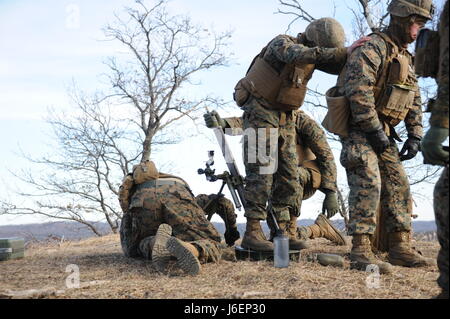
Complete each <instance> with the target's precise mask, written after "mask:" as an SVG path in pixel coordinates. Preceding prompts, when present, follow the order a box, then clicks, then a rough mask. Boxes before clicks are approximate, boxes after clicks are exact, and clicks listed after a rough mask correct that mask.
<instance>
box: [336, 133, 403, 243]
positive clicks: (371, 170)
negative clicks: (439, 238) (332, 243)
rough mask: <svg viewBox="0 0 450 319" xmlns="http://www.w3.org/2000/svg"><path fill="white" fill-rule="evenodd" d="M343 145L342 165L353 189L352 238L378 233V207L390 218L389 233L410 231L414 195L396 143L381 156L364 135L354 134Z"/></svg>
mask: <svg viewBox="0 0 450 319" xmlns="http://www.w3.org/2000/svg"><path fill="white" fill-rule="evenodd" d="M341 143H342V151H341V157H340V162H341V164H342V166H343V167H344V168H345V170H346V172H347V181H348V185H349V187H350V194H349V200H348V205H349V216H350V219H349V235H356V234H357V235H362V234H367V235H373V234H374V233H375V227H376V226H377V225H376V220H377V216H376V212H377V206H378V203H380V205H381V211H382V214H385V216H387V218H386V225H385V226H386V231H387V232H400V231H410V230H411V211H410V209H409V206H408V203H409V200H410V196H411V194H410V189H409V182H408V177H407V175H406V172H405V169H404V167H403V165H402V163H401V162H400V158H399V154H398V153H399V152H398V147H397V144H396V143H395V141H394V140H392V139H391V144H390V146H389V148H388V149H387V150H386V151H385V152H383V153H382V154H381V155H378V156H377V154H376V153H375V152H374V151H373V149H372V146H371V145H370V144H369V142H368V141H367V138H366V136H365V134H364V133H363V132H361V131H356V130H353V131H350V132H349V136H348V137H346V138H341Z"/></svg>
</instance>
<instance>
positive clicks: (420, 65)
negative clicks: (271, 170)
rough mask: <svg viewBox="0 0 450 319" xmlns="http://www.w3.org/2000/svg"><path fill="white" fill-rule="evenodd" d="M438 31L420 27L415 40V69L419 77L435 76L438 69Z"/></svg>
mask: <svg viewBox="0 0 450 319" xmlns="http://www.w3.org/2000/svg"><path fill="white" fill-rule="evenodd" d="M439 42H440V38H439V32H438V31H432V30H430V29H422V30H420V32H419V36H418V37H417V40H416V57H415V62H414V65H415V69H416V74H417V75H418V76H421V77H424V78H426V77H432V78H437V76H438V71H439V52H440V47H439Z"/></svg>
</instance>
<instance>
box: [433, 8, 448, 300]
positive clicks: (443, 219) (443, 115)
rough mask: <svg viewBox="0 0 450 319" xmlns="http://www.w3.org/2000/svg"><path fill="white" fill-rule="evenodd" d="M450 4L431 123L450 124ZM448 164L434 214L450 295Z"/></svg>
mask: <svg viewBox="0 0 450 319" xmlns="http://www.w3.org/2000/svg"><path fill="white" fill-rule="evenodd" d="M448 10H449V4H448V1H447V2H446V3H445V7H444V10H443V11H442V14H441V18H440V24H439V37H440V51H441V52H440V56H439V75H438V76H439V78H438V79H437V81H438V84H439V87H438V98H437V100H436V103H435V105H434V107H433V110H432V115H431V118H430V124H431V125H432V126H437V127H442V128H447V129H448V128H449V126H448V116H449V111H448V109H449V104H448V103H449V101H448V95H449V91H448V72H449V64H448V36H449V34H448V29H449V21H448V20H449V11H448ZM448 172H449V169H448V164H447V167H446V168H445V169H444V171H443V172H442V175H441V177H440V179H439V181H438V182H437V184H436V186H435V188H434V194H433V195H434V200H433V203H434V214H435V219H436V224H437V235H438V240H439V244H440V245H441V249H440V250H439V255H438V260H437V264H438V267H439V271H440V276H439V278H438V284H439V286H440V287H441V288H442V290H443V292H444V294H445V293H446V295H447V298H448V288H449V283H448V254H449V246H448V232H449V224H448V222H449V208H448V203H449V186H448Z"/></svg>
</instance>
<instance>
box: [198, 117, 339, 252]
mask: <svg viewBox="0 0 450 319" xmlns="http://www.w3.org/2000/svg"><path fill="white" fill-rule="evenodd" d="M204 117H205V124H206V126H207V127H209V128H213V127H221V128H222V129H223V130H224V131H225V133H227V134H230V135H241V134H242V133H243V130H242V128H243V120H242V118H240V117H229V118H221V117H220V116H219V114H218V113H217V112H215V111H213V112H211V113H207V114H205V115H204ZM295 127H296V150H297V156H298V160H299V161H298V164H297V165H298V166H297V179H298V183H299V192H298V193H299V199H298V202H299V204H300V205H299V210H298V212H297V214H295V215H294V214H291V215H290V220H289V222H287V223H285V222H282V221H278V224H279V227H280V228H281V229H283V230H284V231H285V232H286V233H287V235H288V236H289V239H290V243H292V242H298V244H297V245H296V246H301V247H304V248H306V247H307V246H306V243H305V241H306V240H307V239H315V238H326V239H328V240H330V241H332V242H333V243H335V244H337V245H345V244H346V242H345V239H344V237H343V235H342V234H341V233H340V232H339V231H338V230H337V229H336V228H335V227H334V226H333V224H332V223H330V221H329V220H328V219H327V218H331V217H333V216H334V215H335V214H336V213H337V212H338V211H339V204H338V200H337V194H336V192H337V184H336V180H337V170H336V164H335V161H334V156H333V153H332V151H331V148H330V145H329V144H328V142H327V138H326V135H325V132H324V131H323V129H322V128H321V127H320V125H319V124H318V123H317V122H316V121H315V120H314V119H312V118H311V117H309V116H308V115H307V114H306V113H305V112H303V111H301V110H299V111H298V112H297V114H296V121H295ZM292 178H295V177H292ZM317 190H320V191H322V192H323V193H324V194H325V199H324V202H323V205H322V214H319V216H318V217H317V219H316V221H315V223H314V224H313V225H311V226H307V227H305V226H297V219H298V217H299V216H300V207H301V203H302V202H303V200H307V199H309V198H311V197H312V196H313V195H314V194H315V193H316V191H317ZM325 214H326V215H325ZM268 225H269V228H270V231H271V238H272V237H273V236H274V235H275V228H274V225H273V224H272V223H271V222H270V219H269V220H268Z"/></svg>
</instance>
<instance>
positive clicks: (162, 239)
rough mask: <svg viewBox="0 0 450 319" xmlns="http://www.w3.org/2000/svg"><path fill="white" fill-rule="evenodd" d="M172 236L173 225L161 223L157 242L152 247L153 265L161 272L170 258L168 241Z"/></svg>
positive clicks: (156, 237) (156, 238) (157, 233)
mask: <svg viewBox="0 0 450 319" xmlns="http://www.w3.org/2000/svg"><path fill="white" fill-rule="evenodd" d="M171 236H172V227H171V226H170V225H168V224H161V225H160V226H159V227H158V231H157V232H156V236H155V244H154V245H153V249H152V263H153V267H155V269H156V270H157V271H159V272H163V271H164V270H165V269H166V268H167V265H168V264H169V260H170V252H169V250H167V242H168V240H169V238H171Z"/></svg>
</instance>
